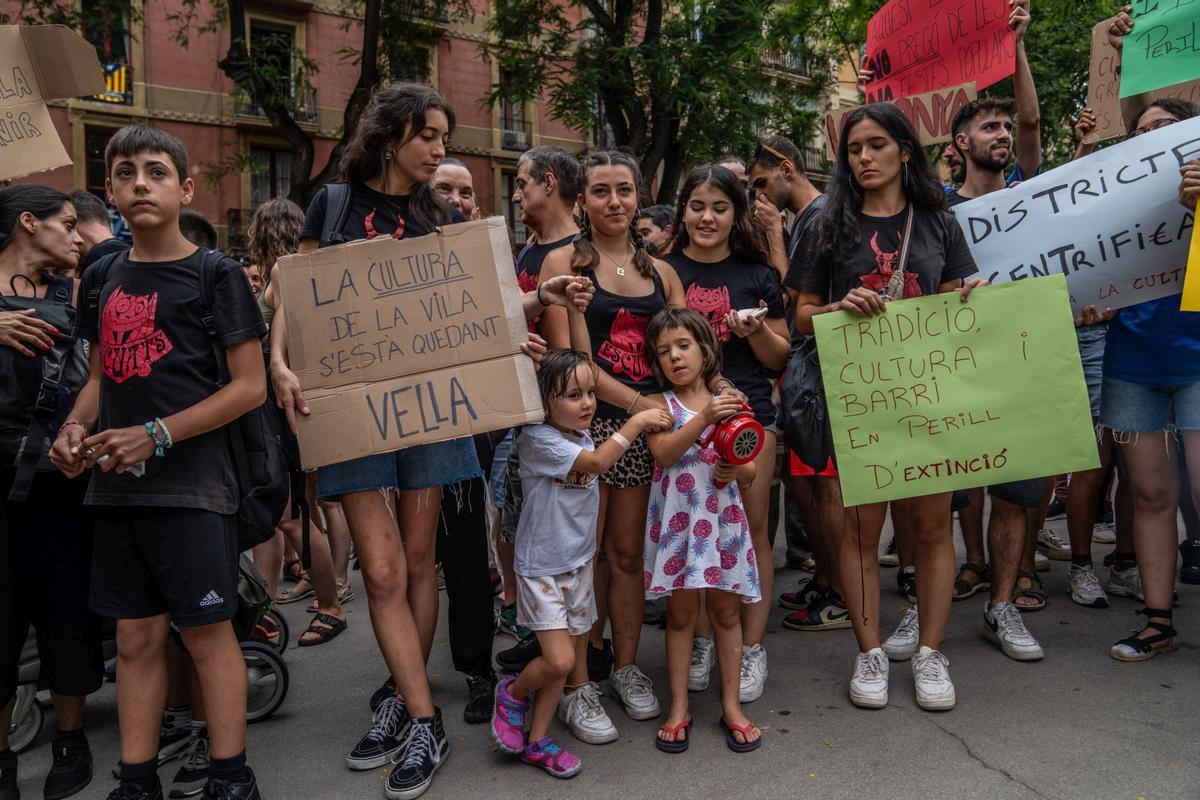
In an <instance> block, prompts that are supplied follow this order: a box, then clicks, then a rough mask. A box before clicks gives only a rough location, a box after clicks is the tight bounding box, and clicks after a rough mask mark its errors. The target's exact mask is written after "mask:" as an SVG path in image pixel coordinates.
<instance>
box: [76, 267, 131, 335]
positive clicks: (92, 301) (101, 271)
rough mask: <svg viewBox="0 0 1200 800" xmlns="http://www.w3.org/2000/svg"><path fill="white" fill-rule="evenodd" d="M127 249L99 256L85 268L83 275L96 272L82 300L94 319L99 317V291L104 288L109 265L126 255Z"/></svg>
mask: <svg viewBox="0 0 1200 800" xmlns="http://www.w3.org/2000/svg"><path fill="white" fill-rule="evenodd" d="M128 252H129V251H128V250H118V251H117V252H115V253H109V254H108V255H106V256H104V257H103V258H101V259H100V260H99V261H97V262H96V263H95V264H92V265H91V266H90V267H88V268H87V269H86V270H84V275H85V276H86V275H88V274H89V273H91V272H92V271H95V273H96V280H95V281H94V282H93V283H92V288H91V289H89V290H88V292H87V296H86V297H84V298H83V302H84V304H85V305H86V307H87V310H88V313H90V314H91V315H93V316H94V317H95V318H96V319H100V292H102V291H103V290H104V282H105V281H107V280H108V270H109V267H111V266H112V265H113V263H115V262H116V260H117V259H118V258H120V257H121V256H123V255H126V254H127V253H128Z"/></svg>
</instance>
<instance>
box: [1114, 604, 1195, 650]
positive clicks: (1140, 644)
mask: <svg viewBox="0 0 1200 800" xmlns="http://www.w3.org/2000/svg"><path fill="white" fill-rule="evenodd" d="M1136 613H1138V614H1141V615H1143V616H1145V617H1160V618H1162V619H1166V620H1168V621H1167V622H1155V621H1154V620H1153V619H1149V620H1147V621H1146V627H1145V628H1142V631H1144V630H1146V628H1153V629H1154V630H1156V631H1158V633H1156V634H1154V635H1153V636H1147V637H1145V638H1142V639H1139V638H1138V636H1137V634H1138V633H1141V631H1137V632H1136V633H1134V635H1133V636H1130V637H1128V638H1125V639H1122V640H1121V641H1119V642H1117V643H1116V644H1114V645H1113V646H1112V648H1111V649H1110V650H1109V651H1108V654H1109V655H1110V656H1112V657H1113V658H1115V659H1116V660H1117V661H1146V660H1147V659H1151V658H1154V656H1156V655H1158V654H1159V653H1168V652H1170V651H1172V650H1174V649H1175V648H1176V646H1177V645H1176V642H1175V637H1176V636H1177V635H1178V633H1177V632H1176V631H1175V629H1174V628H1173V627H1171V623H1170V621H1169V620H1170V619H1171V610H1170V609H1166V610H1163V609H1161V608H1143V609H1141V610H1140V611H1137V612H1136Z"/></svg>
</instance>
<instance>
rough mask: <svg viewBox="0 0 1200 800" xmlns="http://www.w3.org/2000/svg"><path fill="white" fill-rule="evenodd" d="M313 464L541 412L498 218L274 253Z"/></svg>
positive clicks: (305, 456)
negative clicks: (422, 232)
mask: <svg viewBox="0 0 1200 800" xmlns="http://www.w3.org/2000/svg"><path fill="white" fill-rule="evenodd" d="M279 281H280V289H281V291H282V294H283V309H284V313H285V314H286V317H287V344H288V359H289V362H290V366H291V368H292V369H293V370H294V371H295V373H296V375H297V376H298V377H299V379H300V385H301V388H302V389H303V390H304V396H305V399H306V400H307V401H308V404H309V407H310V408H311V410H312V413H311V415H310V416H308V417H303V418H301V419H300V421H299V433H300V454H301V458H302V460H303V462H304V466H305V467H317V466H323V465H325V464H334V463H338V462H341V461H348V460H349V459H352V458H357V457H359V456H365V455H369V454H371V453H386V452H391V451H393V450H400V449H403V448H406V447H412V446H413V445H418V444H428V443H430V442H436V441H441V440H445V439H455V438H459V437H463V436H470V435H473V434H476V433H482V432H484V431H490V430H497V429H500V428H507V427H510V426H513V425H522V424H525V423H528V422H541V421H542V419H543V418H544V413H543V411H542V403H541V397H540V395H539V394H538V388H537V381H536V379H535V378H534V372H533V364H532V362H530V360H529V359H528V358H527V357H526V356H524V355H523V354H521V352H520V346H521V343H523V342H524V341H525V340H526V339H527V338H528V337H527V332H526V331H527V329H526V327H525V315H524V313H523V312H522V311H521V292H520V289H519V288H518V287H517V278H516V271H515V270H514V269H513V265H512V250H511V249H510V247H509V243H508V231H507V228H506V226H505V223H504V219H503V218H502V217H491V218H489V219H487V220H479V221H477V222H465V223H461V224H457V225H448V226H446V227H444V228H442V229H441V230H440V231H439V232H437V233H433V234H430V235H428V236H421V237H416V238H412V239H401V240H396V239H392V238H390V237H379V238H376V239H371V240H365V241H360V242H352V243H350V244H346V245H340V246H337V247H328V248H324V249H321V250H317V251H315V252H312V253H305V254H300V255H294V256H288V257H286V258H283V259H280V261H279Z"/></svg>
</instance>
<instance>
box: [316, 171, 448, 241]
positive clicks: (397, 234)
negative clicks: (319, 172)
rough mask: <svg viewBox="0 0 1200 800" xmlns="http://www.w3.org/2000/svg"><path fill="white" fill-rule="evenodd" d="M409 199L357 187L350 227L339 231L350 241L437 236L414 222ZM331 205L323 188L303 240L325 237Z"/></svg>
mask: <svg viewBox="0 0 1200 800" xmlns="http://www.w3.org/2000/svg"><path fill="white" fill-rule="evenodd" d="M409 197H410V196H409V195H406V194H404V195H401V194H383V193H382V192H377V191H375V190H374V189H372V188H371V187H369V186H367V185H366V184H363V183H356V184H353V185H352V186H351V187H350V213H349V214H347V215H346V224H345V225H343V226H342V230H341V231H339V232H340V233H341V234H342V235H343V236H345V237H346V241H354V240H356V239H374V238H375V237H376V236H391V237H393V238H395V239H409V238H412V237H414V236H425V235H426V234H429V233H433V231H431V230H429V229H427V228H422V227H421V226H420V225H417V224H416V223H414V222H413V221H412V219H411V217H410V215H409V213H408V203H409ZM327 205H328V202H327V193H326V190H325V187H321V189H320V191H318V192H317V194H316V195H315V196H314V197H313V199H312V202H311V203H309V205H308V211H307V213H306V214H305V215H304V227H303V228H302V229H301V230H300V238H302V239H318V240H319V239H320V238H321V229H322V227H323V226H324V223H325V212H326V206H327ZM449 214H450V218H451V219H450V221H451V222H466V221H467V218H466V217H464V216H463V215H462V214H460V213H459V212H457V211H454V210H453V209H451V210H450V211H449Z"/></svg>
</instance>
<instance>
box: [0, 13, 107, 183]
mask: <svg viewBox="0 0 1200 800" xmlns="http://www.w3.org/2000/svg"><path fill="white" fill-rule="evenodd" d="M103 91H104V72H103V71H102V70H101V69H100V62H99V60H97V58H96V48H95V47H93V46H92V45H90V44H88V43H87V42H86V41H85V40H84V39H83V38H82V37H81V36H80V35H79V34H77V33H75V31H73V30H71V29H70V28H68V27H66V26H65V25H0V180H4V179H7V178H20V177H22V176H24V175H30V174H32V173H34V172H41V171H43V170H47V169H54V168H55V167H62V166H65V165H67V164H70V163H71V159H70V158H69V157H68V156H67V151H66V150H65V149H64V148H63V145H62V142H61V141H59V139H58V134H57V133H56V132H55V130H54V123H53V122H52V121H51V120H50V110H49V109H48V108H46V101H47V100H50V99H53V98H57V97H78V96H81V95H92V94H98V93H100V92H103Z"/></svg>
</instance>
